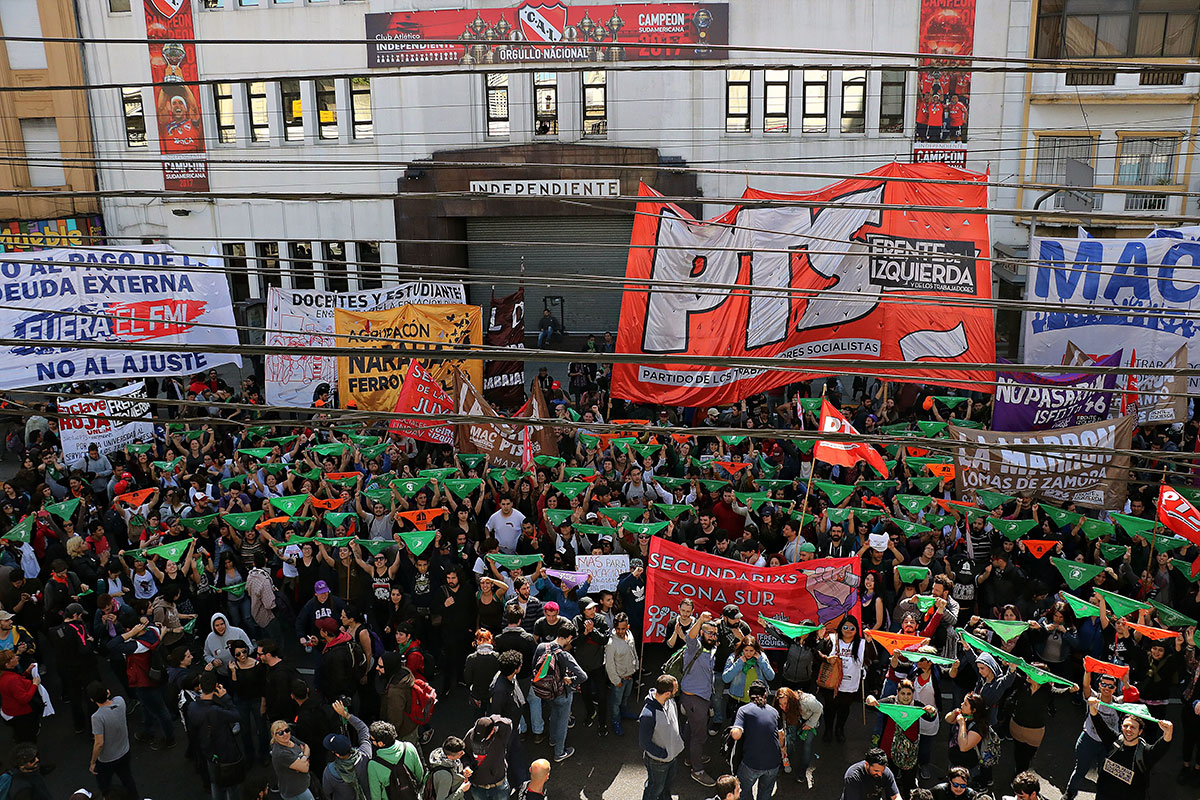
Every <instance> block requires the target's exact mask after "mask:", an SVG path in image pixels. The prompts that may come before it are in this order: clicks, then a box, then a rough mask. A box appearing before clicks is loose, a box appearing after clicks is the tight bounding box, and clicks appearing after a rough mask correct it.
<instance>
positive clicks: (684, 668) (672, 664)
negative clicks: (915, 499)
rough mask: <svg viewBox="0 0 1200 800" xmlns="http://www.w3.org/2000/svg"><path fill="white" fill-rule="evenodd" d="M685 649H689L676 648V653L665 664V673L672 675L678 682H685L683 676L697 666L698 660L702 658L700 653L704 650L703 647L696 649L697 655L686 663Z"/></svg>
mask: <svg viewBox="0 0 1200 800" xmlns="http://www.w3.org/2000/svg"><path fill="white" fill-rule="evenodd" d="M685 650H687V647H681V648H679V649H678V650H676V651H675V653H674V655H672V656H671V657H670V658H669V659H667V663H666V664H664V665H663V674H664V675H670V676H671V677H672V678H674V679H675V682H676V683H682V682H683V676H684V675H687V674H688V673H689V672H691V671H692V667H693V666H695V664H696V661H697V660H698V659H699V658H700V654H701V653H703V652H704V649H703V648H700V649H698V650H696V655H694V656H692V657H691V658H689V659H688V662H687V663H686V664H684V663H683V654H684V651H685Z"/></svg>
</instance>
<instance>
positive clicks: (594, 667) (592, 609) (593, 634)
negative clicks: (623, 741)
mask: <svg viewBox="0 0 1200 800" xmlns="http://www.w3.org/2000/svg"><path fill="white" fill-rule="evenodd" d="M580 607H581V608H582V609H583V611H582V612H581V613H580V614H579V616H577V617H575V620H574V625H575V630H576V631H578V635H577V636H576V637H575V644H574V646H573V650H574V652H575V660H576V661H578V662H579V666H581V667H583V670H584V672H586V673H587V675H588V679H587V681H586V682H585V683H584V684H583V686H582V687H581V690H582V691H583V707H584V708H585V709H586V710H587V724H588V725H592V724H593V723H594V722H595V721H596V720H597V719H599V720H601V724H600V727H599V729H598V730H597V731H596V734H597V735H599V736H607V735H608V725H606V724H604V723H603V720H606V719H608V717H607V716H606V714H605V713H604V709H605V706H606V705H607V703H606V702H605V701H606V698H607V695H608V675H607V673H606V672H605V670H604V648H605V646H606V645H608V639H609V631H608V623H606V622H605V621H604V618H603V617H601V616H599V615H598V614H597V613H596V612H597V609H598V608H599V604H598V603H597V602H596V601H595V600H593V599H592V598H590V597H585V598H584V599H583V601H582V602H581V603H580Z"/></svg>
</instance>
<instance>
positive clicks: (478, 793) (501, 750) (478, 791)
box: [463, 714, 512, 800]
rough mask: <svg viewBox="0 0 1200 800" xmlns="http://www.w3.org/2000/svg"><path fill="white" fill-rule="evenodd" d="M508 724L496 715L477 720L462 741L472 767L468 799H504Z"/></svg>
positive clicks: (506, 776) (506, 782) (506, 792)
mask: <svg viewBox="0 0 1200 800" xmlns="http://www.w3.org/2000/svg"><path fill="white" fill-rule="evenodd" d="M511 732H512V722H511V721H510V720H509V719H507V718H506V717H502V716H500V715H499V714H492V715H491V716H490V717H480V718H479V719H477V720H475V726H474V727H473V728H471V730H470V732H469V733H468V734H467V735H466V736H465V737H464V738H463V744H464V745H465V749H464V751H463V752H464V755H465V757H466V759H467V763H468V764H472V765H474V766H473V769H474V772H473V773H472V774H471V788H470V792H471V800H508V794H509V791H508V759H507V755H506V754H507V753H508V740H509V734H510V733H511Z"/></svg>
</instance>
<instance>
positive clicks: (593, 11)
mask: <svg viewBox="0 0 1200 800" xmlns="http://www.w3.org/2000/svg"><path fill="white" fill-rule="evenodd" d="M366 16H367V39H368V40H369V42H370V43H369V44H368V45H367V66H368V67H389V66H393V65H396V64H405V65H411V66H418V67H434V66H443V65H447V64H463V65H467V66H480V65H486V64H496V65H502V64H520V63H524V62H536V61H545V62H551V61H557V62H564V61H565V62H575V63H587V62H594V63H598V64H604V63H605V62H619V61H667V60H674V59H686V60H691V59H699V58H703V59H725V58H726V57H727V55H726V52H725V50H724V48H719V49H715V50H714V49H712V48H711V47H709V45H727V44H729V7H728V6H727V5H726V4H725V3H623V4H620V5H614V4H606V5H593V6H582V5H572V6H571V7H570V8H568V7H567V6H566V5H565V4H564V3H562V2H557V0H540V2H527V3H521V4H520V5H518V6H517V7H515V8H482V9H461V10H459V9H448V10H442V11H388V12H385V13H382V14H367V15H366ZM456 39H457V40H463V39H471V40H477V41H478V44H466V43H464V44H457V43H455V42H454V41H453V40H456ZM606 44H607V46H605V45H606Z"/></svg>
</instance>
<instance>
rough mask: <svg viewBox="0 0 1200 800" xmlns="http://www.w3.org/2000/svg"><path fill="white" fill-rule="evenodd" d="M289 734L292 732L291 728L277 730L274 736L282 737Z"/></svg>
mask: <svg viewBox="0 0 1200 800" xmlns="http://www.w3.org/2000/svg"><path fill="white" fill-rule="evenodd" d="M291 732H292V729H291V728H280V729H279V730H277V731H275V735H276V736H283V735H284V734H285V733H291Z"/></svg>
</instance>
